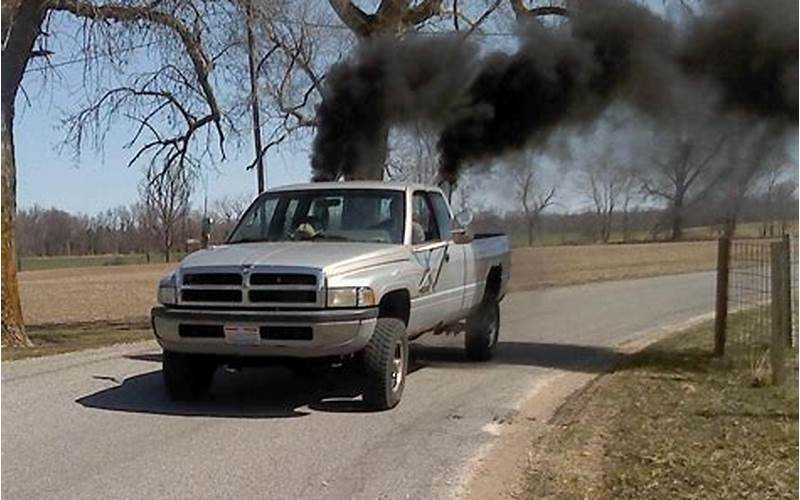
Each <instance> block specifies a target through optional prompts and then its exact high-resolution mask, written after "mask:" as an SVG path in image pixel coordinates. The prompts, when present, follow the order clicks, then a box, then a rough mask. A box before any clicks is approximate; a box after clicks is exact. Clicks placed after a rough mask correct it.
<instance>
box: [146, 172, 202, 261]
mask: <svg viewBox="0 0 800 500" xmlns="http://www.w3.org/2000/svg"><path fill="white" fill-rule="evenodd" d="M192 187H193V179H192V176H191V172H190V171H188V170H187V169H182V168H177V167H176V166H172V167H170V168H166V169H164V170H160V169H157V168H152V167H151V168H149V169H148V170H147V172H146V175H145V180H144V182H143V183H142V185H141V188H140V194H139V196H140V197H141V199H142V203H143V205H144V206H146V207H147V208H148V209H149V210H152V211H153V213H154V214H155V219H156V221H157V222H158V226H159V230H160V232H161V241H162V246H163V250H164V260H165V261H166V262H169V261H170V253H171V251H172V248H173V246H174V244H175V241H174V235H175V232H176V227H177V224H178V223H179V222H180V221H181V220H183V219H184V218H185V217H186V216H187V215H188V212H189V197H190V196H191V194H192Z"/></svg>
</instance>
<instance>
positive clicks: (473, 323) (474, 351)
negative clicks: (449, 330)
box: [464, 298, 500, 361]
mask: <svg viewBox="0 0 800 500" xmlns="http://www.w3.org/2000/svg"><path fill="white" fill-rule="evenodd" d="M499 336H500V304H498V303H497V299H495V298H487V299H486V300H485V301H484V303H483V304H481V306H480V307H479V308H478V310H477V311H475V312H474V313H473V314H472V315H471V316H470V317H469V319H468V320H467V334H466V337H465V346H464V347H465V348H466V350H467V358H469V359H471V360H473V361H488V360H490V359H492V356H493V355H494V350H495V348H496V347H497V340H498V338H499Z"/></svg>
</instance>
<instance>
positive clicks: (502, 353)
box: [411, 341, 620, 373]
mask: <svg viewBox="0 0 800 500" xmlns="http://www.w3.org/2000/svg"><path fill="white" fill-rule="evenodd" d="M411 352H412V355H413V360H414V363H415V364H418V365H420V367H425V368H437V367H446V368H459V367H463V368H475V366H476V364H475V363H474V362H472V361H470V360H468V359H467V357H466V355H465V353H464V349H463V348H461V347H449V346H448V347H442V346H428V345H413V346H412V350H411ZM619 356H620V353H619V352H617V351H616V350H615V349H613V348H609V347H600V346H585V345H574V344H553V343H547V342H502V341H501V342H500V343H499V344H498V345H497V350H496V351H495V355H494V358H493V359H492V360H491V361H490V362H489V363H488V364H489V365H518V366H538V367H542V368H555V369H559V370H567V371H574V372H585V373H602V372H605V371H608V369H609V366H611V365H612V363H613V362H614V361H615V360H617V359H618V357H619Z"/></svg>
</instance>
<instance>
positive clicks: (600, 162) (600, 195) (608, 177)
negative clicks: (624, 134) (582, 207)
mask: <svg viewBox="0 0 800 500" xmlns="http://www.w3.org/2000/svg"><path fill="white" fill-rule="evenodd" d="M616 161H617V160H615V158H614V156H613V151H612V150H611V148H610V147H606V149H604V150H603V152H602V153H601V154H600V155H599V156H598V157H597V158H596V159H590V160H588V161H586V160H584V163H583V165H581V167H580V169H579V170H580V173H579V175H578V178H577V182H578V188H579V189H580V191H581V193H582V194H583V196H584V197H585V198H586V199H587V200H588V201H589V203H590V204H591V207H592V211H593V213H594V219H595V222H594V228H595V230H594V233H595V240H599V241H602V242H603V243H608V241H609V240H610V239H611V230H612V225H613V221H614V212H615V210H617V209H618V204H619V201H620V195H621V194H622V192H623V187H624V184H625V177H624V175H623V174H622V172H623V169H622V168H620V166H619V165H618V164H617V163H616Z"/></svg>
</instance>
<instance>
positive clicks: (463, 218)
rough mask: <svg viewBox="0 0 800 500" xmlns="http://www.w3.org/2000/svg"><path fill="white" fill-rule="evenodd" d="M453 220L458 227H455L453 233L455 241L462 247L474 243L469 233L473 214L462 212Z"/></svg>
mask: <svg viewBox="0 0 800 500" xmlns="http://www.w3.org/2000/svg"><path fill="white" fill-rule="evenodd" d="M453 219H454V220H455V223H456V227H454V228H453V229H452V231H451V233H452V235H453V241H454V242H455V243H458V244H460V245H461V244H465V243H470V242H471V241H472V235H471V234H469V232H468V231H467V227H468V226H469V225H470V224H472V212H470V211H468V210H462V211H461V212H458V213H457V214H456V216H455V217H453Z"/></svg>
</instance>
